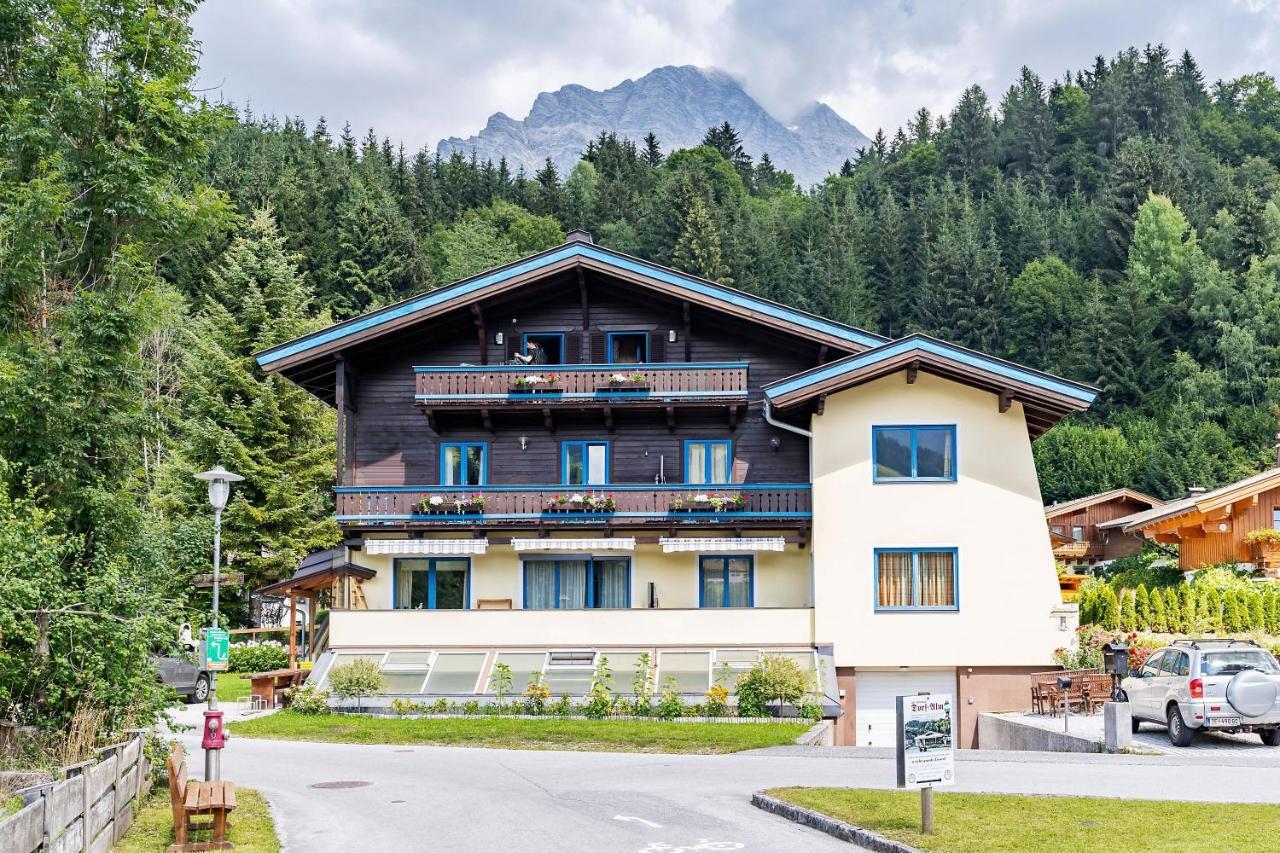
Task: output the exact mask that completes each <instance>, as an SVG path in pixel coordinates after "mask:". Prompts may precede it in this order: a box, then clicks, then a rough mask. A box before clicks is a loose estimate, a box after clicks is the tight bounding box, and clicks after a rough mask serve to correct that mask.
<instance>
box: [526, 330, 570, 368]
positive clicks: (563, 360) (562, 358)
mask: <svg viewBox="0 0 1280 853" xmlns="http://www.w3.org/2000/svg"><path fill="white" fill-rule="evenodd" d="M529 341H533V342H535V343H536V344H537V345H538V347H539V348H541V350H542V355H541V357H540V358H538V359H534V364H568V361H569V360H568V358H567V356H568V353H566V352H565V351H564V347H565V338H564V332H525V333H524V334H523V335H521V336H520V351H521V352H522V353H524V354H525V355H528V354H529Z"/></svg>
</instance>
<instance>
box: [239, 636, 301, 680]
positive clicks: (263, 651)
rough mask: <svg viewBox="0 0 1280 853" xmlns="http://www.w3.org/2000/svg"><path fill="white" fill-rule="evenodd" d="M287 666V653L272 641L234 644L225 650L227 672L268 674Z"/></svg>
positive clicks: (251, 641) (282, 647)
mask: <svg viewBox="0 0 1280 853" xmlns="http://www.w3.org/2000/svg"><path fill="white" fill-rule="evenodd" d="M288 665H289V653H288V652H287V651H285V648H284V646H282V645H281V644H280V643H277V642H275V641H274V640H264V641H262V642H257V641H254V640H250V641H249V642H247V643H234V644H232V646H231V648H230V649H228V650H227V671H228V672H270V671H271V670H273V669H284V668H285V667H286V666H288Z"/></svg>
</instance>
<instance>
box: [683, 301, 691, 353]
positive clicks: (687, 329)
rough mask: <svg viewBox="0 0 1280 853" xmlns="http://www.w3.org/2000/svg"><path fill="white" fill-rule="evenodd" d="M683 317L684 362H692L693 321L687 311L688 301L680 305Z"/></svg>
mask: <svg viewBox="0 0 1280 853" xmlns="http://www.w3.org/2000/svg"><path fill="white" fill-rule="evenodd" d="M680 307H681V310H682V313H683V315H684V329H683V332H684V360H685V361H693V333H692V329H693V320H692V318H691V316H690V311H689V300H687V299H686V300H685V301H684V302H682V303H680Z"/></svg>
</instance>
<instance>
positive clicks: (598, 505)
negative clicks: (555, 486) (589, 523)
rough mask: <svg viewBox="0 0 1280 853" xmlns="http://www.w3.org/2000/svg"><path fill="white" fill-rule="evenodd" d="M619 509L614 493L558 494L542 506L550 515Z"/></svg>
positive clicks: (545, 512)
mask: <svg viewBox="0 0 1280 853" xmlns="http://www.w3.org/2000/svg"><path fill="white" fill-rule="evenodd" d="M617 509H618V503H617V501H615V500H614V499H613V495H579V494H574V495H556V496H555V497H554V498H550V499H549V500H547V502H546V503H545V504H543V507H542V511H543V513H544V514H548V515H557V514H563V515H568V514H570V513H584V512H591V513H602V512H615V511H617Z"/></svg>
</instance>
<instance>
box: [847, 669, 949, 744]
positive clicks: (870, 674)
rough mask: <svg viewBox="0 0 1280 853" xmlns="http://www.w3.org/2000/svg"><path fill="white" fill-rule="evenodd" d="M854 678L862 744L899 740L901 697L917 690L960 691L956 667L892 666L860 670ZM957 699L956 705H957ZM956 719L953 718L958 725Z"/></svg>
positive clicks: (917, 691)
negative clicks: (899, 699)
mask: <svg viewBox="0 0 1280 853" xmlns="http://www.w3.org/2000/svg"><path fill="white" fill-rule="evenodd" d="M856 674H857V680H856V681H854V707H855V719H854V725H855V726H856V727H857V735H856V738H857V745H858V746H889V747H892V746H893V745H894V744H895V737H896V735H895V734H894V726H896V725H897V710H896V709H897V701H896V700H897V698H898V697H899V696H910V695H914V694H916V693H950V694H951V695H952V698H953V699H954V697H955V692H956V671H955V670H954V669H938V670H900V669H899V670H892V671H888V672H876V671H874V670H862V669H860V670H857V673H856ZM954 707H955V705H954V702H953V704H952V708H954ZM954 724H955V721H954V720H953V721H952V725H953V726H954Z"/></svg>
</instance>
